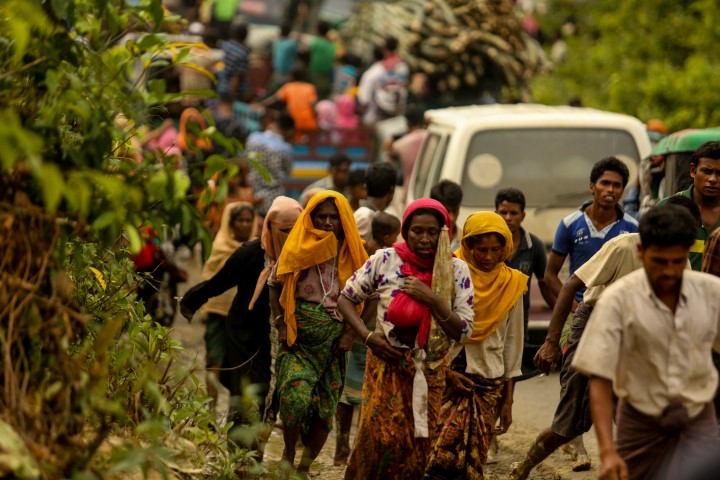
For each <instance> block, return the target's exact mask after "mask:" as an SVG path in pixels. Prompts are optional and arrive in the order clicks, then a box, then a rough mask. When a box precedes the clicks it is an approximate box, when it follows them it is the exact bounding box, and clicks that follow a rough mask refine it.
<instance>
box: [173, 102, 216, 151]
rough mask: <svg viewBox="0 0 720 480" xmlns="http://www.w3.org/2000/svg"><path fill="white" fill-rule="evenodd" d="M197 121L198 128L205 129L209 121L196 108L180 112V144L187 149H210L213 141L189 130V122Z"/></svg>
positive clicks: (178, 138)
mask: <svg viewBox="0 0 720 480" xmlns="http://www.w3.org/2000/svg"><path fill="white" fill-rule="evenodd" d="M189 122H195V123H196V124H197V127H198V130H199V131H201V132H202V131H203V130H205V129H207V121H206V120H205V117H203V115H202V113H200V112H199V111H198V109H196V108H192V107H189V108H186V109H185V110H183V112H182V113H181V114H180V132H178V137H177V140H178V146H179V147H180V148H181V149H183V151H185V150H195V149H199V150H210V149H211V148H212V142H211V141H210V139H209V138H207V137H202V136H198V135H196V134H195V133H193V132H190V131H188V123H189Z"/></svg>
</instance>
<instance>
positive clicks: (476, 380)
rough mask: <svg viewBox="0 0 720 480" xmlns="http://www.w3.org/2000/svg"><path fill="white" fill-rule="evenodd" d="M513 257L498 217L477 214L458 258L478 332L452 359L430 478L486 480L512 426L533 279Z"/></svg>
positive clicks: (465, 233) (507, 234) (466, 228)
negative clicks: (496, 440) (499, 440)
mask: <svg viewBox="0 0 720 480" xmlns="http://www.w3.org/2000/svg"><path fill="white" fill-rule="evenodd" d="M512 251H513V243H512V234H511V233H510V229H509V228H508V227H507V224H506V223H505V220H503V218H502V217H501V216H500V215H498V214H496V213H492V212H477V213H474V214H472V215H470V217H468V219H467V220H466V221H465V226H464V228H463V236H462V245H461V247H460V249H459V250H458V251H457V252H456V255H457V257H458V258H460V259H462V260H464V261H465V262H466V263H467V264H468V266H469V267H470V276H471V277H472V282H473V286H474V287H475V294H474V297H473V310H474V313H475V327H474V329H473V333H472V335H471V336H470V341H469V342H468V343H467V344H465V345H457V346H455V347H454V348H453V351H452V353H451V355H452V356H453V357H454V358H453V361H452V364H451V369H450V370H448V373H447V387H446V391H445V397H444V401H443V408H442V410H441V412H440V422H441V423H440V435H439V437H438V440H437V441H436V443H435V445H434V447H433V452H432V453H431V455H430V460H429V462H428V467H427V474H428V476H426V478H466V479H468V480H476V479H481V478H483V466H484V465H485V462H486V461H487V451H488V447H489V446H490V440H491V439H492V436H493V435H501V434H503V433H505V432H506V431H507V429H508V428H509V427H510V423H512V391H513V385H512V379H513V377H517V376H519V375H521V373H522V372H521V370H520V363H521V360H522V349H523V303H522V296H523V293H525V291H526V289H527V276H525V275H524V274H522V273H521V272H519V271H518V270H514V269H512V268H510V267H508V266H507V265H505V263H503V262H504V261H505V260H506V259H507V258H508V257H510V255H512ZM498 407H499V408H498ZM498 411H499V412H500V413H499V419H500V423H499V425H498V426H497V427H496V426H495V423H496V421H497V412H498Z"/></svg>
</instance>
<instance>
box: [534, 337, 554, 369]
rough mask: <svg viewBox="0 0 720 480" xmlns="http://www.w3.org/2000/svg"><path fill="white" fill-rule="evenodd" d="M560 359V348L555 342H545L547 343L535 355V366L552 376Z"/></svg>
mask: <svg viewBox="0 0 720 480" xmlns="http://www.w3.org/2000/svg"><path fill="white" fill-rule="evenodd" d="M559 358H560V352H559V349H558V346H557V344H556V343H554V342H550V341H548V340H545V343H543V344H542V346H541V347H540V348H539V349H538V351H537V353H536V354H535V359H534V362H535V366H536V367H537V368H538V369H539V370H540V371H541V372H543V373H544V374H545V375H550V372H551V371H552V369H553V367H554V366H555V364H556V363H557V361H558V359H559Z"/></svg>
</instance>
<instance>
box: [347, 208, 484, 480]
mask: <svg viewBox="0 0 720 480" xmlns="http://www.w3.org/2000/svg"><path fill="white" fill-rule="evenodd" d="M449 224H450V221H449V219H448V214H447V211H446V210H445V208H444V207H443V206H442V204H440V202H437V201H435V200H430V199H419V200H416V201H415V202H413V203H411V204H410V205H409V206H408V208H407V210H406V211H405V215H404V217H403V223H402V235H403V238H404V239H405V242H406V243H396V244H395V245H394V246H393V247H392V248H386V249H382V250H378V251H377V252H376V253H375V254H374V255H373V256H372V257H371V258H370V259H369V260H368V261H367V263H366V264H365V266H363V267H362V268H361V269H359V270H358V271H356V272H355V274H354V275H353V276H352V277H350V279H349V280H348V281H347V283H346V284H345V289H344V290H343V291H342V295H341V296H340V299H339V300H338V308H339V309H340V311H341V312H342V314H343V316H344V318H345V321H346V322H347V323H348V324H350V325H351V326H352V327H353V329H354V330H355V332H356V333H357V334H358V335H359V336H360V337H361V338H362V339H363V341H364V342H365V344H367V345H368V347H369V349H370V350H369V351H368V354H367V366H366V374H365V383H364V385H363V402H362V413H361V417H360V426H359V429H358V434H357V437H356V440H355V446H354V448H353V452H352V454H351V455H350V460H349V462H348V468H347V471H346V473H345V478H346V479H368V478H398V479H399V478H402V479H405V480H413V479H422V478H423V475H424V471H425V464H426V462H427V458H428V455H429V452H430V440H431V438H430V437H431V436H432V435H433V434H434V433H435V432H433V427H434V425H435V423H436V422H437V416H438V412H439V409H440V401H441V398H442V392H443V389H444V387H445V377H444V368H440V367H441V366H443V365H447V359H448V357H447V348H439V349H437V348H434V346H435V345H438V343H440V344H442V343H443V341H442V339H440V340H439V337H443V338H444V339H446V337H447V338H450V339H453V340H456V341H460V342H464V341H466V340H468V338H469V336H470V334H471V332H472V330H473V310H472V305H473V303H472V302H473V285H472V281H471V279H470V271H469V270H468V267H467V265H466V264H465V263H464V262H462V261H461V260H458V259H454V258H452V257H451V256H450V251H449V237H448V235H447V226H448V225H449ZM439 244H440V246H441V247H444V248H439ZM438 251H444V252H445V254H446V255H441V254H440V253H437V255H436V252H438ZM441 257H442V258H441ZM449 266H452V269H449V268H448V267H449ZM440 271H443V272H449V273H447V274H446V273H442V275H447V278H448V280H447V281H446V282H437V281H436V282H433V276H434V275H435V276H438V275H441V274H440V273H438V272H440ZM451 277H452V279H454V282H453V280H451V279H450V278H451ZM436 280H438V278H436ZM438 283H444V284H445V285H443V286H441V287H439V289H438V288H437V284H438ZM453 283H454V288H447V287H448V286H451V287H452V285H453ZM448 284H449V285H448ZM431 287H432V288H431ZM443 288H444V289H447V292H448V294H447V295H446V298H447V299H448V300H450V301H446V300H445V298H443V297H444V295H442V294H440V293H436V292H439V291H441V290H443ZM373 292H377V293H378V294H379V296H380V298H379V303H378V307H377V325H376V328H375V330H374V331H369V330H368V329H367V327H366V326H365V324H364V323H363V321H362V320H361V318H360V316H359V315H358V313H357V311H356V310H355V305H357V304H358V303H360V302H362V301H364V300H365V299H367V298H368V297H369V296H370V295H371V294H373ZM445 343H446V342H445Z"/></svg>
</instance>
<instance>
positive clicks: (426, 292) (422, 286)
mask: <svg viewBox="0 0 720 480" xmlns="http://www.w3.org/2000/svg"><path fill="white" fill-rule="evenodd" d="M400 291H401V292H403V293H404V294H405V295H407V296H408V297H410V298H412V299H413V300H417V301H418V302H422V303H424V304H425V305H429V304H430V299H431V298H432V296H433V295H434V293H433V291H432V290H430V287H428V286H427V284H426V283H425V282H423V281H422V280H420V279H418V278H416V277H406V278H405V284H404V285H403V287H402V288H401V289H400Z"/></svg>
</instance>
